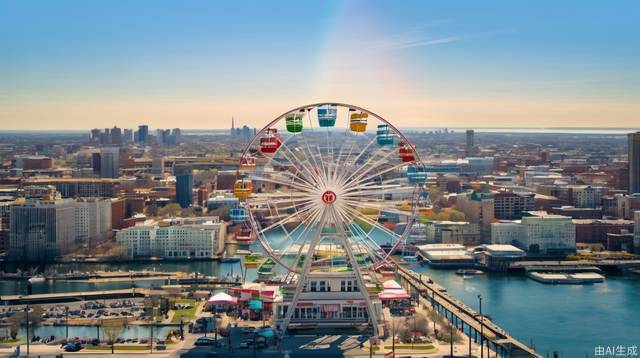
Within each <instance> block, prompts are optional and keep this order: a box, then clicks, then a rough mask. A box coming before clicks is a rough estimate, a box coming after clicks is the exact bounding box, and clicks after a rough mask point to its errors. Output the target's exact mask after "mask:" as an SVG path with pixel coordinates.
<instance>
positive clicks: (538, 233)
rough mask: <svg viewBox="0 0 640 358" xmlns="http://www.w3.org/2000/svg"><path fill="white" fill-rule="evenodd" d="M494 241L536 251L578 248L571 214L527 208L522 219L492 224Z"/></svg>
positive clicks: (544, 252) (556, 251)
mask: <svg viewBox="0 0 640 358" xmlns="http://www.w3.org/2000/svg"><path fill="white" fill-rule="evenodd" d="M491 243H492V244H514V245H516V246H518V247H520V248H521V249H523V250H525V251H528V252H534V253H543V254H553V253H562V252H571V251H575V249H576V227H575V225H574V224H573V220H572V219H571V217H569V216H563V215H554V214H548V213H547V212H546V211H528V212H526V213H525V215H524V216H523V217H522V220H513V221H506V220H505V221H500V222H498V223H494V224H491Z"/></svg>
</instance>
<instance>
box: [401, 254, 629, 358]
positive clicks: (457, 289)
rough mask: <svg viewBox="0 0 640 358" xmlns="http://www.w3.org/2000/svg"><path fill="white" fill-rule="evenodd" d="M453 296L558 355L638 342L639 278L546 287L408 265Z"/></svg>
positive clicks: (513, 277) (508, 277)
mask: <svg viewBox="0 0 640 358" xmlns="http://www.w3.org/2000/svg"><path fill="white" fill-rule="evenodd" d="M411 268H412V269H414V270H415V271H417V272H422V273H425V274H427V275H429V276H430V277H432V279H433V280H434V281H436V282H437V283H440V284H442V285H443V286H444V287H446V288H447V290H448V291H449V292H450V293H451V294H452V295H453V296H454V297H456V298H458V299H460V300H461V301H463V302H464V303H465V304H467V305H469V306H470V307H472V308H473V309H475V310H478V298H477V295H478V294H482V297H483V300H482V311H483V313H485V312H486V313H487V314H489V315H490V316H491V317H492V318H493V321H494V322H496V323H497V324H498V325H499V326H501V327H502V328H504V329H505V330H506V331H507V332H509V333H510V334H511V335H513V336H514V337H516V338H517V339H519V340H520V341H522V342H524V343H526V344H531V343H533V345H534V346H535V349H536V351H537V352H539V353H541V354H542V355H545V356H546V354H547V353H549V356H553V354H552V353H553V351H558V352H559V353H560V354H559V356H560V357H571V358H573V357H585V353H587V354H588V355H589V357H593V356H594V349H595V347H596V346H598V345H601V346H605V347H606V346H618V345H622V346H624V347H625V349H626V347H629V346H634V345H635V346H638V345H640V329H638V322H640V309H638V307H639V306H638V305H639V304H640V279H638V278H637V277H632V276H622V275H620V276H609V277H607V279H606V280H605V282H603V283H599V284H592V285H546V284H543V283H539V282H536V281H533V280H531V279H528V278H526V277H525V276H524V275H520V274H498V273H495V274H493V273H489V274H486V275H480V276H474V277H473V278H469V279H463V278H462V277H461V276H458V275H456V274H455V271H451V270H433V269H430V268H429V267H420V266H417V265H416V266H412V267H411Z"/></svg>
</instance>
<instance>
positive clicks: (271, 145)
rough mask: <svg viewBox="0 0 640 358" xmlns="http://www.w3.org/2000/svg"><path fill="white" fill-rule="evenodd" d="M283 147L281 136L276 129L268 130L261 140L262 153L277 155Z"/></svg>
mask: <svg viewBox="0 0 640 358" xmlns="http://www.w3.org/2000/svg"><path fill="white" fill-rule="evenodd" d="M281 145H282V141H281V140H280V135H279V134H278V130H277V129H275V128H267V132H266V133H265V135H264V136H263V137H262V138H260V151H261V152H262V153H275V152H276V151H277V150H278V148H280V146H281Z"/></svg>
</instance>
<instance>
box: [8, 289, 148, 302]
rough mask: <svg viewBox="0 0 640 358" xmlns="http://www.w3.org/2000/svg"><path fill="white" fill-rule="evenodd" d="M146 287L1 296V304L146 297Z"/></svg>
mask: <svg viewBox="0 0 640 358" xmlns="http://www.w3.org/2000/svg"><path fill="white" fill-rule="evenodd" d="M148 293H149V289H146V288H126V289H122V290H105V291H83V292H60V293H37V294H32V295H8V296H0V305H23V304H27V303H28V304H37V303H62V302H73V301H87V300H102V299H114V298H131V297H145V296H146V295H147V294H148Z"/></svg>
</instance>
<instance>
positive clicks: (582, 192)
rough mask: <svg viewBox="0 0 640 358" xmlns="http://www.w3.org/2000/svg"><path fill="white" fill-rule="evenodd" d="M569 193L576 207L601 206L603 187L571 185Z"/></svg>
mask: <svg viewBox="0 0 640 358" xmlns="http://www.w3.org/2000/svg"><path fill="white" fill-rule="evenodd" d="M568 190H569V193H570V194H569V195H570V196H571V197H572V200H573V201H572V202H573V206H575V207H576V208H595V207H598V206H600V202H601V199H602V187H599V186H590V185H570V186H569V187H568Z"/></svg>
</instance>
